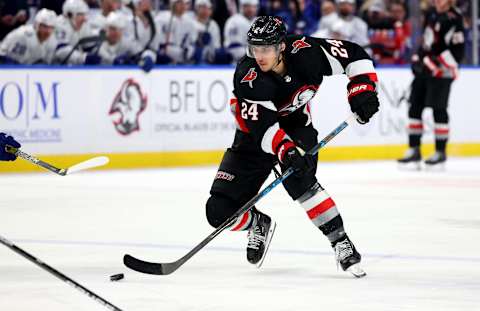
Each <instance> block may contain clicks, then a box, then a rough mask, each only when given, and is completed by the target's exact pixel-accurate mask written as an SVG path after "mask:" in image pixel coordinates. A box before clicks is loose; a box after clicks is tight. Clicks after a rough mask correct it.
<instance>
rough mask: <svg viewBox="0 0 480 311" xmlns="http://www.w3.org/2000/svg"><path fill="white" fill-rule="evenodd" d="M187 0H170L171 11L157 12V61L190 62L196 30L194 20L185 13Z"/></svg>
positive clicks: (187, 5)
mask: <svg viewBox="0 0 480 311" xmlns="http://www.w3.org/2000/svg"><path fill="white" fill-rule="evenodd" d="M189 5H190V3H189V1H188V0H172V2H171V6H172V10H171V11H162V12H159V13H158V15H157V17H156V19H155V22H156V25H157V30H158V31H157V38H156V43H158V45H156V46H158V47H159V51H158V63H160V64H169V63H173V64H185V63H191V62H192V59H193V56H194V52H195V41H196V40H197V32H196V28H195V21H194V20H193V18H192V17H191V16H190V15H189V14H186V12H187V10H188V7H189Z"/></svg>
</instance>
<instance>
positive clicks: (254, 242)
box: [247, 211, 276, 268]
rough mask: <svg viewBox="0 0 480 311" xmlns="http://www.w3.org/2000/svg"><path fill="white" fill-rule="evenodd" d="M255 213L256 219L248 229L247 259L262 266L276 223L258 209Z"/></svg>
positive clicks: (258, 266)
mask: <svg viewBox="0 0 480 311" xmlns="http://www.w3.org/2000/svg"><path fill="white" fill-rule="evenodd" d="M254 215H255V216H254V217H255V219H254V221H253V224H252V227H251V228H250V230H249V231H248V245H247V260H248V261H249V262H250V263H251V264H253V265H256V266H257V268H260V266H261V265H262V263H263V260H264V259H265V255H266V254H267V251H268V246H269V245H270V242H271V240H272V237H273V233H274V232H275V227H276V223H275V221H272V219H271V218H270V217H269V216H268V215H265V214H262V213H260V212H258V211H256V212H255V214H254Z"/></svg>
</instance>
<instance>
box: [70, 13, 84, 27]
mask: <svg viewBox="0 0 480 311" xmlns="http://www.w3.org/2000/svg"><path fill="white" fill-rule="evenodd" d="M86 21H87V16H86V15H85V14H83V13H80V14H76V15H75V16H74V17H73V28H74V29H75V30H77V31H78V30H80V28H82V26H83V24H85V22H86Z"/></svg>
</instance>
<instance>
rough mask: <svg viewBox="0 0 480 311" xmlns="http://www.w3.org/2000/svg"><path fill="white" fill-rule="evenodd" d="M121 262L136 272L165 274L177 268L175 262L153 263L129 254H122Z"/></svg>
mask: <svg viewBox="0 0 480 311" xmlns="http://www.w3.org/2000/svg"><path fill="white" fill-rule="evenodd" d="M123 263H124V264H125V266H127V267H128V268H130V269H132V270H135V271H137V272H141V273H145V274H154V275H167V274H170V273H172V272H173V271H175V270H177V267H176V265H175V263H166V264H165V263H154V262H148V261H143V260H140V259H137V258H135V257H133V256H130V255H128V254H127V255H125V256H123Z"/></svg>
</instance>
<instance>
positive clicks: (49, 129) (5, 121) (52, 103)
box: [0, 75, 62, 143]
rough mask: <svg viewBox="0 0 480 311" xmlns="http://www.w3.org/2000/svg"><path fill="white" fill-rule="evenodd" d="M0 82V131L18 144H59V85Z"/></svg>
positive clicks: (36, 82)
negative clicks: (17, 141)
mask: <svg viewBox="0 0 480 311" xmlns="http://www.w3.org/2000/svg"><path fill="white" fill-rule="evenodd" d="M25 78H26V79H25V82H19V80H14V81H7V82H5V83H2V82H0V129H1V130H2V131H4V132H7V133H9V134H11V135H13V136H14V137H15V138H16V139H17V140H19V141H20V142H22V143H27V142H38V143H43V142H61V141H62V135H61V134H62V133H61V129H60V128H58V127H56V125H57V124H58V123H57V121H60V119H61V114H60V110H59V103H60V101H59V86H60V82H59V81H48V82H45V81H32V82H30V78H29V75H26V77H25Z"/></svg>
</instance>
